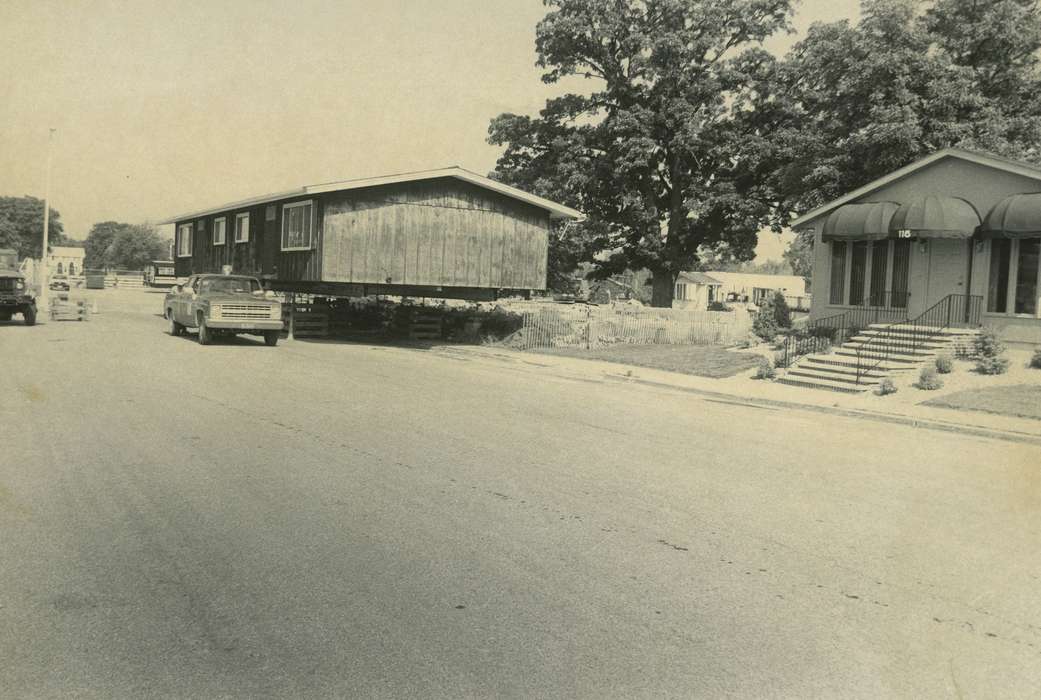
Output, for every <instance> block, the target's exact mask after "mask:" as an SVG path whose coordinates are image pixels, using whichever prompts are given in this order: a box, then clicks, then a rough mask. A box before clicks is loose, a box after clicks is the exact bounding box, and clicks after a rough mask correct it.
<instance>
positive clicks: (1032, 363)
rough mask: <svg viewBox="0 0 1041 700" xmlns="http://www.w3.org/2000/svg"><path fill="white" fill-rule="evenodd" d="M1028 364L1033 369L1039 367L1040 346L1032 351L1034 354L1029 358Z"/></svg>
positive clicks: (1040, 358)
mask: <svg viewBox="0 0 1041 700" xmlns="http://www.w3.org/2000/svg"><path fill="white" fill-rule="evenodd" d="M1030 366H1031V367H1033V368H1034V369H1041V348H1038V349H1037V350H1035V351H1034V356H1033V357H1031V358H1030Z"/></svg>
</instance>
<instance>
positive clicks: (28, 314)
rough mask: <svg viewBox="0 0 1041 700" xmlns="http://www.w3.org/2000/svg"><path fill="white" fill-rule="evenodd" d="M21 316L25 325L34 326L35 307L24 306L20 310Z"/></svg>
mask: <svg viewBox="0 0 1041 700" xmlns="http://www.w3.org/2000/svg"><path fill="white" fill-rule="evenodd" d="M22 318H24V319H25V325H27V326H35V325H36V307H35V306H26V307H25V308H24V309H23V310H22Z"/></svg>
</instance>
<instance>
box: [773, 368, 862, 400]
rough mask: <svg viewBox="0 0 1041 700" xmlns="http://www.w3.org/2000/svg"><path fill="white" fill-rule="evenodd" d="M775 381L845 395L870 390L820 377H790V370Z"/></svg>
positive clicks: (860, 385) (859, 385)
mask: <svg viewBox="0 0 1041 700" xmlns="http://www.w3.org/2000/svg"><path fill="white" fill-rule="evenodd" d="M776 381H777V382H778V383H779V384H788V385H789V386H802V387H807V388H809V389H827V390H828V391H841V392H845V393H847V394H860V393H862V392H865V391H867V390H868V389H870V388H871V387H869V386H868V385H866V384H850V383H849V382H837V381H834V380H831V379H825V378H821V377H803V376H799V375H792V373H791V371H790V370H789V371H788V372H787V373H786V374H785V375H784V376H783V377H781V378H779V379H777V380H776Z"/></svg>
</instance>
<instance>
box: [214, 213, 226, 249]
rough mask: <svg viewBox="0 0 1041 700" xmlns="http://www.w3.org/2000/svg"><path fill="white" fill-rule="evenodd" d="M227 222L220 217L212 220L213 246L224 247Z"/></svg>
mask: <svg viewBox="0 0 1041 700" xmlns="http://www.w3.org/2000/svg"><path fill="white" fill-rule="evenodd" d="M226 228H227V220H226V219H225V218H224V217H223V216H222V217H220V218H217V219H214V220H213V245H224V241H225V234H226Z"/></svg>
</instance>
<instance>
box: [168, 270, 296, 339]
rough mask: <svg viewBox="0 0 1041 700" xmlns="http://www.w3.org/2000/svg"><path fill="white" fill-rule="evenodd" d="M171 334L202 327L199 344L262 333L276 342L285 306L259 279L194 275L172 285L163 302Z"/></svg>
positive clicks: (239, 276) (181, 333) (265, 337)
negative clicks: (231, 336) (218, 337)
mask: <svg viewBox="0 0 1041 700" xmlns="http://www.w3.org/2000/svg"><path fill="white" fill-rule="evenodd" d="M163 315H164V316H165V317H166V319H167V320H169V321H170V334H171V335H183V334H184V331H185V329H186V328H198V329H199V344H201V345H209V344H210V343H211V342H213V339H214V338H215V337H217V336H220V335H236V334H240V333H242V334H249V335H261V336H263V337H264V342H265V343H267V344H268V345H277V344H278V337H279V335H280V334H281V333H282V305H281V304H280V303H279V302H278V300H276V299H274V298H272V297H271V295H270V293H265V292H264V290H263V288H262V287H261V285H260V281H259V280H257V278H255V277H246V276H243V275H217V274H207V275H192V276H191V277H189V278H188V280H187V281H186V282H185V283H184V284H179V285H176V286H175V287H173V289H171V290H170V291H169V292H167V294H166V298H165V299H164V301H163Z"/></svg>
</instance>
